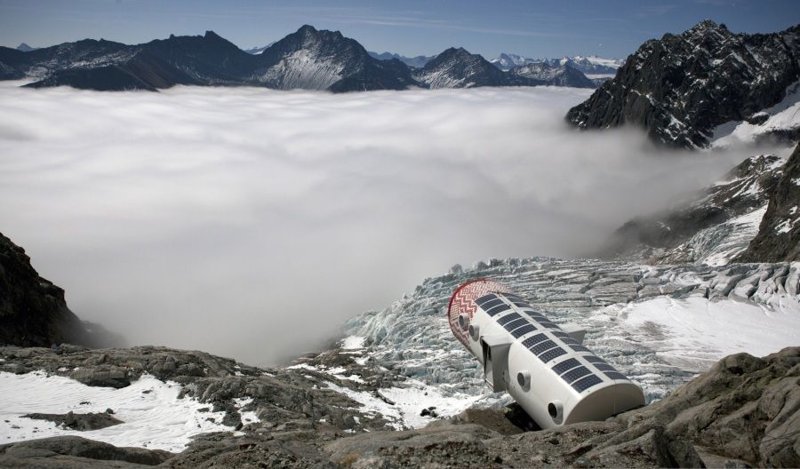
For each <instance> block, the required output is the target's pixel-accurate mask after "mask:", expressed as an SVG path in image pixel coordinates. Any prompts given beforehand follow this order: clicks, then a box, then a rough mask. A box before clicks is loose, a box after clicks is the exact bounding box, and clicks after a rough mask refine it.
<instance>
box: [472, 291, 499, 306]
mask: <svg viewBox="0 0 800 469" xmlns="http://www.w3.org/2000/svg"><path fill="white" fill-rule="evenodd" d="M496 299H498V298H497V295H495V294H494V293H489V294H488V295H483V296H482V297H480V298H478V299H477V300H475V303H476V304H478V305H479V306H483V304H484V303H488V302H490V301H492V300H496Z"/></svg>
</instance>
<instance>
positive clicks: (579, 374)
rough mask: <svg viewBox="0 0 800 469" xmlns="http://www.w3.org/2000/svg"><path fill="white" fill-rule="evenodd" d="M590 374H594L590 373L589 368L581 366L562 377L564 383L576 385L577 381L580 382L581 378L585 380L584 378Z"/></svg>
mask: <svg viewBox="0 0 800 469" xmlns="http://www.w3.org/2000/svg"><path fill="white" fill-rule="evenodd" d="M590 374H592V372H591V371H589V368H586V367H585V366H579V367H577V368H573V369H571V370H569V371H567V372H566V373H564V374H563V375H561V377H562V378H564V381H566V382H568V383H574V382H575V381H577V380H579V379H580V378H583V377H584V376H586V375H590Z"/></svg>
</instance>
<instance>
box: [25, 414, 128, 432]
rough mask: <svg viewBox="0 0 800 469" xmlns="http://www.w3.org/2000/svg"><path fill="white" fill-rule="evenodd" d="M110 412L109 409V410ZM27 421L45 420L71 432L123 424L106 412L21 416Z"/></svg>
mask: <svg viewBox="0 0 800 469" xmlns="http://www.w3.org/2000/svg"><path fill="white" fill-rule="evenodd" d="M109 410H111V409H109ZM23 417H27V418H29V419H38V420H47V421H49V422H54V423H56V424H57V425H61V426H63V427H65V428H70V429H72V430H79V431H86V430H98V429H100V428H106V427H110V426H112V425H119V424H120V423H123V422H122V420H119V419H117V418H115V417H113V416H111V415H110V413H109V412H108V411H106V412H97V413H95V412H90V413H88V414H76V413H74V412H67V413H66V414H38V413H35V414H27V415H23Z"/></svg>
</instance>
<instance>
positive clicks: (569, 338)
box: [561, 334, 581, 345]
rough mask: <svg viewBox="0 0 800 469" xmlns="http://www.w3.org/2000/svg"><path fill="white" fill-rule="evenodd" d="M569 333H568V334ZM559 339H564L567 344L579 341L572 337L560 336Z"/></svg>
mask: <svg viewBox="0 0 800 469" xmlns="http://www.w3.org/2000/svg"><path fill="white" fill-rule="evenodd" d="M568 335H569V334H568ZM561 340H563V341H564V343H565V344H567V345H580V344H581V343H580V342H578V341H577V340H575V339H573V338H572V337H562V338H561Z"/></svg>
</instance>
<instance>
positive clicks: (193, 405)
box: [0, 372, 233, 452]
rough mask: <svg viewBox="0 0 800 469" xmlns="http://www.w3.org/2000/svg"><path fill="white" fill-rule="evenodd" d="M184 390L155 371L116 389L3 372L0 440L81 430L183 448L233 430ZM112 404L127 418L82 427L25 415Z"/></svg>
mask: <svg viewBox="0 0 800 469" xmlns="http://www.w3.org/2000/svg"><path fill="white" fill-rule="evenodd" d="M180 391H181V386H180V385H179V384H178V383H175V382H171V381H167V382H164V381H161V380H159V379H157V378H155V377H153V376H151V375H143V376H142V377H141V378H139V379H138V380H137V381H135V382H134V383H131V385H130V386H127V387H124V388H121V389H114V388H104V387H92V386H86V385H85V384H82V383H79V382H77V381H75V380H72V379H69V378H66V377H62V376H48V375H47V374H45V373H44V372H34V373H28V374H24V375H15V374H12V373H5V372H0V396H3V397H2V400H0V444H3V443H13V442H16V441H24V440H30V439H36V438H46V437H50V436H59V435H78V436H82V437H84V438H89V439H92V440H98V441H104V442H106V443H110V444H112V445H116V446H135V447H139V448H148V449H162V450H166V451H172V452H180V451H183V450H184V449H185V448H186V446H187V445H188V444H189V442H190V440H191V438H192V437H193V436H195V435H198V434H200V433H207V432H219V431H232V430H233V428H232V427H229V426H226V425H223V424H222V423H221V422H222V418H223V417H224V415H225V413H224V412H212V411H211V405H210V404H202V403H200V402H199V401H197V400H196V399H193V398H189V397H183V398H178V395H179V393H180ZM109 408H110V409H112V410H113V411H114V417H116V418H117V419H119V420H122V422H123V423H121V424H119V425H113V426H111V427H106V428H102V429H99V430H92V431H82V432H81V431H76V430H71V429H68V428H61V427H59V426H57V425H56V424H55V423H53V422H48V421H45V420H32V419H29V418H24V417H22V416H23V415H25V414H30V413H47V414H66V413H67V412H70V411H72V412H75V413H82V414H85V413H89V412H105V411H106V409H109ZM201 409H203V410H204V411H203V412H201Z"/></svg>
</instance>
